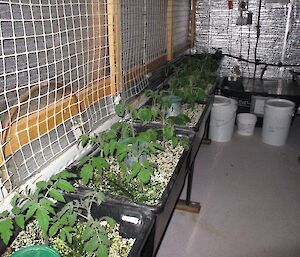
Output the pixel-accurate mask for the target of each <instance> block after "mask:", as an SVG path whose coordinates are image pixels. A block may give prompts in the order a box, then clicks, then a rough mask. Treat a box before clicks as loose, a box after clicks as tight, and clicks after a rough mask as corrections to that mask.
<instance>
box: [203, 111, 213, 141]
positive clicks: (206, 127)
mask: <svg viewBox="0 0 300 257" xmlns="http://www.w3.org/2000/svg"><path fill="white" fill-rule="evenodd" d="M209 123H210V114H209V116H208V118H207V120H206V123H205V131H204V136H203V139H202V142H201V143H202V144H205V145H210V144H211V139H210V138H209Z"/></svg>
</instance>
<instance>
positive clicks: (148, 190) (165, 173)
mask: <svg viewBox="0 0 300 257" xmlns="http://www.w3.org/2000/svg"><path fill="white" fill-rule="evenodd" d="M158 142H159V141H158ZM159 143H160V144H163V145H162V146H163V148H164V151H157V152H156V154H155V155H152V156H151V157H148V158H147V159H148V160H149V161H150V162H151V163H152V164H153V166H154V167H155V169H154V172H153V175H152V176H151V180H150V182H149V183H148V184H146V185H143V186H141V184H140V182H139V181H138V180H137V179H136V178H135V179H133V180H132V181H130V183H127V184H126V185H125V184H124V185H123V186H124V187H127V188H126V189H127V191H129V190H131V191H130V192H131V193H132V194H134V195H132V196H133V197H129V198H130V199H131V200H133V201H135V202H139V203H143V204H147V205H151V206H155V205H157V204H158V203H159V201H160V198H161V196H162V195H163V192H164V191H165V189H166V186H167V184H168V183H169V181H170V179H171V177H172V175H173V173H174V170H175V168H176V166H177V163H178V161H179V159H180V157H181V155H182V153H183V152H184V147H183V146H181V145H180V144H178V145H177V146H176V147H173V146H172V142H171V141H169V142H165V143H162V142H159ZM107 161H108V162H109V164H110V167H109V170H107V171H105V172H104V174H103V176H104V179H103V180H101V182H100V183H94V182H91V183H90V184H89V186H90V187H92V188H96V189H97V190H101V191H108V192H109V193H110V194H112V195H122V191H120V190H118V189H117V190H116V189H115V188H114V187H113V186H112V185H111V184H110V183H111V182H110V181H108V180H107V179H106V176H108V175H109V174H112V173H115V174H117V175H118V176H116V178H117V179H120V180H121V174H122V172H121V171H120V168H119V165H118V164H117V162H116V161H115V160H114V159H113V158H110V159H108V160H107ZM129 187H130V188H129Z"/></svg>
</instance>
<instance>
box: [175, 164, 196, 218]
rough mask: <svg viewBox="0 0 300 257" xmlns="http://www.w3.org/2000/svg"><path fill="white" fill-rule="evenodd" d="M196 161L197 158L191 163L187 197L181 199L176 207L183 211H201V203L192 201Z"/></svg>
mask: <svg viewBox="0 0 300 257" xmlns="http://www.w3.org/2000/svg"><path fill="white" fill-rule="evenodd" d="M194 162H195V160H194V161H193V163H192V165H191V168H190V170H189V174H188V178H187V190H186V199H185V200H181V199H179V200H178V202H177V205H176V209H178V210H181V211H187V212H192V213H199V212H200V209H201V206H200V203H198V202H193V201H191V194H192V187H193V176H194Z"/></svg>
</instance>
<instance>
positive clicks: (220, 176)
mask: <svg viewBox="0 0 300 257" xmlns="http://www.w3.org/2000/svg"><path fill="white" fill-rule="evenodd" d="M298 156H300V118H299V117H298V118H297V119H296V120H295V122H294V124H293V126H292V127H291V131H290V135H289V138H288V142H287V144H286V145H285V146H281V147H275V146H270V145H266V144H264V143H263V142H262V141H261V129H260V128H256V129H255V135H254V136H251V137H244V136H240V135H238V134H237V133H235V134H234V136H233V139H232V140H231V141H230V142H228V143H216V142H213V143H212V144H211V145H204V146H201V148H200V150H199V153H198V156H197V159H196V163H195V176H194V182H193V192H192V200H194V201H199V202H200V203H201V206H202V208H201V212H200V214H191V213H185V212H182V211H177V210H176V211H175V213H174V215H173V217H172V219H171V222H170V225H169V227H168V229H167V231H166V234H165V237H164V239H163V241H162V244H161V247H160V249H159V251H158V254H157V257H183V256H187V257H299V256H300V164H299V163H298V160H297V158H298ZM184 194H185V193H184V192H183V194H182V195H183V196H184Z"/></svg>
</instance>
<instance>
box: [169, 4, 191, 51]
mask: <svg viewBox="0 0 300 257" xmlns="http://www.w3.org/2000/svg"><path fill="white" fill-rule="evenodd" d="M190 13H191V2H190V1H189V0H173V52H174V55H175V56H176V55H178V54H180V53H182V52H183V51H185V50H187V49H188V48H189V45H190Z"/></svg>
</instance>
